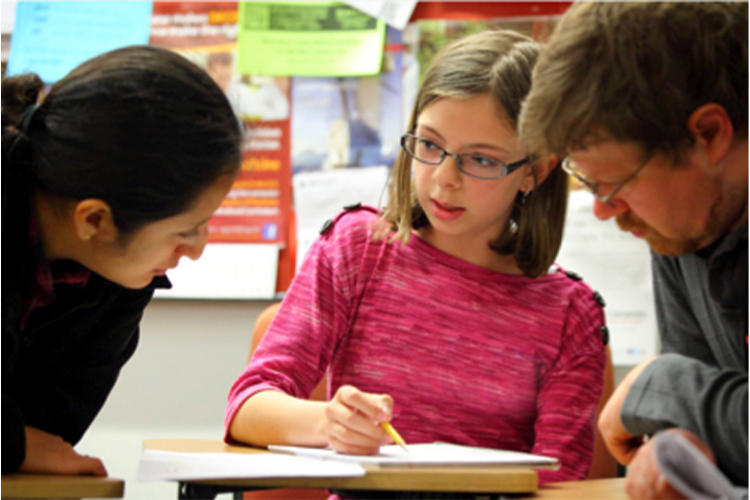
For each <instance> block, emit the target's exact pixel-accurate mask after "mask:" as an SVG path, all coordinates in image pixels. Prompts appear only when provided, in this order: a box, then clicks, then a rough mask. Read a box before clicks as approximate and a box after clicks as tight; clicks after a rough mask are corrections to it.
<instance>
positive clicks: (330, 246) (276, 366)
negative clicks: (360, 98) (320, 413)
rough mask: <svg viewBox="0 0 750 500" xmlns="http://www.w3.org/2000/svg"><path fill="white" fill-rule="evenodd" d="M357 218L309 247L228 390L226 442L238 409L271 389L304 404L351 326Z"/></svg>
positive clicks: (359, 239) (361, 237)
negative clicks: (256, 345)
mask: <svg viewBox="0 0 750 500" xmlns="http://www.w3.org/2000/svg"><path fill="white" fill-rule="evenodd" d="M357 220H360V218H358V217H356V216H353V217H351V219H350V220H347V219H346V218H345V219H343V220H342V219H339V220H337V222H336V223H335V227H331V228H329V230H328V231H327V232H326V234H324V235H322V236H321V237H320V238H319V239H318V240H317V241H316V242H315V243H314V244H313V245H312V246H311V248H310V250H309V251H308V254H307V256H306V257H305V261H304V263H303V264H302V267H301V268H300V271H299V272H298V273H297V275H296V276H295V278H294V281H293V283H292V285H291V287H290V288H289V291H288V292H287V294H286V296H285V297H284V301H283V302H282V304H281V306H280V308H279V310H278V312H277V313H276V316H275V317H274V319H273V321H272V322H271V324H270V325H269V327H268V330H267V331H266V334H265V335H264V336H263V340H262V341H261V343H260V345H259V346H258V347H257V349H256V351H255V353H254V354H253V358H252V361H251V362H250V364H249V365H248V366H247V368H246V369H245V371H244V372H243V373H242V374H241V375H240V376H239V378H238V379H237V380H236V381H235V382H234V384H233V385H232V387H231V389H230V392H229V397H228V402H227V407H226V413H225V421H224V423H225V439H226V440H229V439H230V438H229V434H228V433H229V428H230V426H231V423H232V420H233V419H234V417H235V415H236V414H237V412H238V411H239V409H240V407H241V406H242V404H243V403H244V402H245V401H246V400H247V399H248V398H250V397H252V396H253V395H254V394H256V393H258V392H261V391H267V390H275V391H280V392H284V393H286V394H289V395H291V396H294V397H297V398H301V399H306V398H308V397H309V396H310V394H311V393H312V391H313V389H314V388H315V387H316V386H317V384H318V383H319V382H320V380H321V379H322V378H323V376H324V374H325V372H326V370H327V368H328V366H329V365H330V363H331V359H332V358H333V355H334V352H335V349H336V346H337V343H338V340H339V339H340V338H341V336H343V335H345V334H346V333H347V332H348V331H349V328H350V326H351V322H352V318H353V312H352V311H353V309H354V308H355V307H356V302H357V300H356V296H357V292H356V290H357V286H358V281H359V276H358V273H357V265H358V262H357V261H358V257H357V255H358V254H361V251H362V244H364V242H365V241H366V238H367V236H366V234H365V233H366V231H354V234H352V231H350V228H351V225H352V224H353V223H354V224H356V221H357Z"/></svg>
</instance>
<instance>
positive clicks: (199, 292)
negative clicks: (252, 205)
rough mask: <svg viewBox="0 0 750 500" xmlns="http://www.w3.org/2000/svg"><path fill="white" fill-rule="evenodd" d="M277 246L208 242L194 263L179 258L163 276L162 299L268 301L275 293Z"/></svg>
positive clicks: (160, 293)
mask: <svg viewBox="0 0 750 500" xmlns="http://www.w3.org/2000/svg"><path fill="white" fill-rule="evenodd" d="M278 263H279V247H278V246H277V245H263V244H259V243H245V244H242V243H211V244H209V245H206V249H205V251H204V252H203V255H202V256H201V258H200V259H198V260H197V261H193V260H190V259H188V258H183V259H181V260H180V264H179V266H178V267H177V268H176V269H172V270H170V271H169V272H168V273H167V277H168V278H169V280H170V281H171V282H172V288H171V289H170V290H157V291H156V293H155V294H154V297H156V298H163V299H272V298H273V297H274V296H275V294H276V273H277V269H278Z"/></svg>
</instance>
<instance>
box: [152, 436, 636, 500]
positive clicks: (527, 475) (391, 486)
mask: <svg viewBox="0 0 750 500" xmlns="http://www.w3.org/2000/svg"><path fill="white" fill-rule="evenodd" d="M144 447H145V448H147V449H152V450H163V451H177V452H189V453H195V452H222V451H226V452H237V453H268V452H267V451H266V450H263V449H258V448H250V447H245V446H230V445H227V444H224V443H222V442H221V441H214V440H196V439H151V440H146V441H144ZM365 469H367V474H366V475H365V476H362V477H344V478H264V479H221V480H200V481H189V482H180V483H179V487H178V498H180V499H190V498H214V497H215V496H216V495H217V494H219V493H226V492H238V491H242V490H252V489H267V488H330V489H336V490H377V491H414V492H417V491H418V492H441V493H445V492H456V493H457V494H459V495H461V494H464V493H469V494H476V495H477V496H483V495H485V496H486V494H488V493H496V494H498V493H499V494H502V495H503V496H507V497H508V498H514V499H520V498H528V499H537V498H541V499H553V498H560V499H579V500H586V499H597V500H601V499H612V500H621V499H623V500H624V499H626V498H627V496H626V495H625V491H624V488H623V484H624V483H623V481H624V480H622V479H613V480H596V481H580V482H575V483H556V484H550V485H545V486H544V487H543V488H541V489H539V490H538V491H537V487H538V486H537V484H538V481H537V474H536V472H534V471H533V470H532V469H527V468H520V469H498V468H474V467H472V468H434V467H430V468H408V469H406V468H404V469H390V468H387V469H382V468H368V467H365Z"/></svg>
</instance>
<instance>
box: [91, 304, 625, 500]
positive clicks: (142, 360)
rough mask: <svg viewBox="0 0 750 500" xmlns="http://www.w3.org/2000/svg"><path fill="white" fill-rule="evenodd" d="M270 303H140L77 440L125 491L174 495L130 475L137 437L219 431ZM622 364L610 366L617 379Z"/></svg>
mask: <svg viewBox="0 0 750 500" xmlns="http://www.w3.org/2000/svg"><path fill="white" fill-rule="evenodd" d="M269 304H271V302H270V301H193V300H185V301H181V300H164V299H157V300H154V301H152V302H151V304H150V305H149V306H148V308H146V311H145V315H144V318H143V322H142V324H141V342H140V345H139V347H138V350H137V351H136V353H135V355H134V356H133V358H132V359H131V361H130V362H129V363H128V364H127V365H125V368H124V369H123V371H122V373H121V375H120V379H119V381H118V383H117V385H116V386H115V388H114V390H113V391H112V394H111V395H110V398H109V400H108V401H107V404H106V405H105V407H104V409H103V410H102V411H101V413H100V414H99V416H98V417H97V419H96V421H95V422H94V424H93V425H92V427H91V428H90V430H89V432H88V433H87V434H86V436H85V437H84V438H83V440H82V441H81V443H79V445H78V446H77V447H76V449H77V450H78V452H79V453H84V454H90V455H92V456H96V457H99V458H101V459H102V460H103V461H104V464H105V466H106V467H107V470H108V472H109V474H110V476H112V477H118V478H121V479H124V480H125V481H126V485H125V498H126V499H139V500H143V499H163V498H166V499H171V498H177V486H176V484H174V483H167V482H149V483H139V482H137V481H136V475H137V467H138V461H139V458H140V454H141V450H142V442H143V440H144V439H154V438H197V439H221V438H222V436H223V434H222V433H223V418H224V404H225V402H226V396H227V392H228V390H229V387H230V385H231V384H232V382H234V380H235V378H236V377H237V376H238V375H239V373H240V372H241V371H242V370H243V368H244V366H245V364H246V361H247V356H248V351H249V346H250V335H251V331H252V327H253V325H254V324H255V320H256V318H257V317H258V315H259V314H260V312H261V311H263V309H265V308H266V307H267V306H268V305H269ZM629 368H630V367H617V368H616V379H617V381H618V382H619V380H621V379H622V377H623V376H624V375H625V373H627V371H628V370H629ZM224 496H226V495H222V496H221V497H224ZM221 497H220V498H221Z"/></svg>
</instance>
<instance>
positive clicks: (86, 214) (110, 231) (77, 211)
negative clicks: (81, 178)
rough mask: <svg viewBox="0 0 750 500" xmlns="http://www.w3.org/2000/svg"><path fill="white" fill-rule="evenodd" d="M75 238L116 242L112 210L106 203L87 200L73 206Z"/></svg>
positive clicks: (94, 199)
mask: <svg viewBox="0 0 750 500" xmlns="http://www.w3.org/2000/svg"><path fill="white" fill-rule="evenodd" d="M73 220H74V223H75V232H76V236H78V238H80V239H81V240H83V241H90V240H97V241H99V242H102V243H113V242H115V241H117V236H118V232H117V227H116V226H115V220H114V218H113V217H112V209H111V208H110V207H109V204H107V203H106V202H104V201H102V200H99V199H96V198H87V199H85V200H81V201H79V202H78V203H76V204H75V208H74V209H73Z"/></svg>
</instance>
